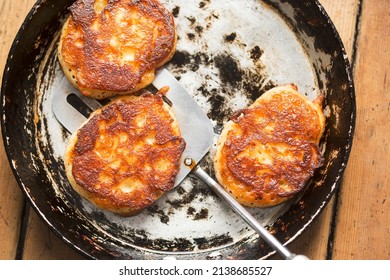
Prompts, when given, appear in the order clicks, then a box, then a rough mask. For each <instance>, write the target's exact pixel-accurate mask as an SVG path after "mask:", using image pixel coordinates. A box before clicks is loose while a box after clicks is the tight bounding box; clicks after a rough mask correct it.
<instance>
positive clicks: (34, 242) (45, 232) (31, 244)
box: [23, 211, 85, 260]
mask: <svg viewBox="0 0 390 280" xmlns="http://www.w3.org/2000/svg"><path fill="white" fill-rule="evenodd" d="M28 229H29V230H28V232H27V236H26V244H25V247H24V254H23V259H26V260H67V259H72V260H82V259H85V258H84V257H83V256H81V255H80V254H79V253H77V252H76V251H75V250H73V249H72V248H71V247H70V246H69V245H67V244H65V242H64V241H62V240H61V239H60V238H59V237H58V236H57V235H55V234H54V233H53V232H52V231H51V230H50V229H49V228H48V226H47V225H46V224H45V223H44V222H43V221H42V220H41V219H40V218H39V217H38V215H37V214H36V213H35V212H34V211H31V214H30V221H29V224H28Z"/></svg>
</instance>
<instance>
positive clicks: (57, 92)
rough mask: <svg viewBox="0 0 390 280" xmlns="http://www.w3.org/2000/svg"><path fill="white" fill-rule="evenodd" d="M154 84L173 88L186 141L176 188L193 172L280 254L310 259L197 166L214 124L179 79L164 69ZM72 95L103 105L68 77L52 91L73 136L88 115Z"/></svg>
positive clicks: (55, 108)
mask: <svg viewBox="0 0 390 280" xmlns="http://www.w3.org/2000/svg"><path fill="white" fill-rule="evenodd" d="M153 85H154V86H155V87H156V88H157V89H160V88H162V87H165V86H169V91H168V92H167V94H166V96H167V98H168V99H169V100H170V101H171V102H172V109H173V111H174V112H175V115H176V118H177V121H178V123H179V127H180V131H181V134H182V137H183V138H184V140H185V141H186V149H185V151H184V153H183V157H182V162H181V166H180V171H179V173H178V175H177V177H176V182H175V186H177V185H178V184H180V182H181V181H182V180H183V179H184V178H185V177H186V176H187V175H188V173H190V172H192V173H193V174H195V175H196V176H197V177H198V178H199V179H201V180H202V181H204V182H205V183H206V184H207V185H209V186H210V187H211V188H212V189H213V191H214V192H215V193H216V194H218V195H219V196H220V197H221V198H222V199H224V200H225V201H226V202H227V203H228V204H229V206H230V207H231V208H232V209H233V210H234V211H235V212H236V213H237V214H239V215H240V216H241V217H242V218H243V219H244V220H245V221H246V222H247V223H248V225H250V226H251V227H252V228H253V229H254V230H255V231H256V232H257V233H258V234H259V235H260V237H261V238H262V239H263V240H264V241H266V242H267V243H268V244H269V245H270V246H271V247H272V248H273V249H274V250H275V251H276V252H277V253H278V254H279V255H281V256H282V257H284V258H285V259H288V260H292V259H307V258H306V257H305V256H302V255H295V254H293V253H291V252H290V251H289V250H288V249H287V248H286V247H284V246H283V245H282V244H281V243H280V242H279V241H278V240H277V239H276V238H275V237H274V236H273V235H272V234H271V233H270V232H268V231H267V230H266V229H265V228H264V227H263V226H262V225H261V224H260V223H259V222H258V221H257V220H256V219H255V218H254V217H253V216H252V215H251V214H250V213H249V212H248V211H247V210H246V209H245V208H244V207H243V206H242V205H241V204H239V203H238V202H237V201H236V200H235V199H234V198H232V197H231V196H230V195H229V194H228V193H227V192H226V191H225V189H224V188H223V187H222V186H221V185H219V184H218V183H217V182H216V181H215V180H214V179H213V178H211V177H210V176H209V175H208V174H207V173H206V172H205V171H204V170H203V169H201V168H200V167H199V165H197V163H199V162H200V160H201V159H202V158H203V157H204V156H205V155H206V154H207V152H208V151H209V149H210V148H211V145H212V142H213V137H214V132H213V125H212V123H211V121H210V119H209V118H208V117H207V116H206V114H205V113H204V112H203V111H202V109H201V108H200V106H199V105H198V104H197V103H196V101H195V100H194V99H193V98H192V97H191V96H190V95H189V94H188V93H187V91H186V90H185V89H184V88H183V86H182V85H181V84H180V83H179V82H178V81H177V80H176V78H175V77H174V76H172V75H171V74H170V73H169V72H168V70H166V69H160V70H158V71H157V73H156V78H155V80H154V81H153ZM71 96H77V98H78V99H79V100H81V101H82V102H83V103H84V104H85V105H86V106H87V107H88V108H89V109H90V110H91V111H93V110H96V109H98V108H100V107H101V106H102V105H101V103H100V102H98V101H96V100H94V99H91V98H88V97H85V96H83V95H82V94H81V93H79V92H78V91H77V90H76V89H75V88H74V87H73V86H72V85H71V84H70V83H69V82H68V80H67V79H66V78H65V77H64V78H63V79H62V81H61V82H60V85H59V86H58V87H57V88H56V89H54V90H53V92H52V109H53V112H54V115H55V117H56V118H57V120H58V121H59V123H61V124H62V125H63V126H64V127H65V128H66V129H67V130H68V131H69V132H70V133H74V132H76V131H77V129H78V128H79V127H80V125H81V124H82V122H84V121H85V119H86V116H85V114H82V112H80V111H81V110H80V109H76V108H75V107H76V106H72V105H71V104H70V103H71Z"/></svg>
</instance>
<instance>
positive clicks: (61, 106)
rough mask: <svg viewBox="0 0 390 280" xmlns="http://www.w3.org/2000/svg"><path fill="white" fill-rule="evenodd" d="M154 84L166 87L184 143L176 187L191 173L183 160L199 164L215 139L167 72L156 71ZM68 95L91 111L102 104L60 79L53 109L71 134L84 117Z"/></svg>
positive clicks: (207, 122) (193, 103) (198, 109)
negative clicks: (70, 101) (188, 159)
mask: <svg viewBox="0 0 390 280" xmlns="http://www.w3.org/2000/svg"><path fill="white" fill-rule="evenodd" d="M153 85H154V86H155V87H156V88H157V89H161V88H162V87H165V86H169V91H168V92H167V94H166V96H167V98H168V99H169V100H170V101H171V102H172V109H173V111H174V112H175V115H176V119H177V121H178V123H179V127H180V131H181V134H182V137H183V138H184V140H185V141H186V149H185V150H184V152H183V156H182V162H181V164H180V171H179V173H178V174H177V176H176V180H175V186H177V185H178V184H180V182H181V181H182V180H183V179H184V178H185V177H186V176H187V175H188V173H189V172H190V171H191V168H190V167H189V166H187V165H186V164H185V163H184V161H185V159H187V158H190V159H191V160H192V161H193V163H198V162H199V161H200V160H201V159H202V158H203V157H204V155H205V154H206V153H207V152H208V151H209V149H210V148H211V145H212V142H213V137H214V132H213V125H212V123H211V121H210V120H209V118H208V117H207V115H206V114H205V113H204V112H203V110H202V108H201V107H200V106H199V105H198V104H197V103H196V101H195V100H194V99H193V98H192V97H191V96H190V95H189V94H188V92H187V91H186V90H185V88H184V87H183V86H182V85H181V84H180V83H179V82H178V81H177V80H176V78H175V77H174V76H173V75H172V74H170V73H169V72H168V70H166V69H160V70H158V71H157V72H156V78H155V80H154V82H153ZM71 94H75V95H76V96H77V97H78V98H79V99H80V100H81V101H82V102H83V103H84V104H85V105H87V106H88V107H89V108H90V109H91V110H96V109H97V108H99V107H101V104H100V103H99V102H98V101H96V100H94V99H92V98H89V97H86V96H84V95H82V94H81V93H80V92H79V91H78V90H77V89H75V88H74V87H73V86H72V85H71V84H70V83H69V81H68V80H67V78H66V77H64V78H63V79H62V80H61V82H60V84H59V86H58V87H56V88H55V89H54V90H53V92H52V110H53V113H54V116H55V117H56V119H57V120H58V122H59V123H60V124H62V125H63V126H64V127H65V129H66V130H68V131H69V132H71V133H74V132H76V131H77V130H78V129H79V128H80V126H81V124H82V123H83V122H84V121H85V119H86V117H85V116H84V115H83V114H81V113H80V112H79V111H78V110H77V109H75V108H74V107H73V106H72V105H71V104H69V102H68V97H69V95H71ZM192 166H193V165H192Z"/></svg>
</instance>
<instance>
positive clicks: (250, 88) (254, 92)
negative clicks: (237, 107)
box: [243, 77, 276, 102]
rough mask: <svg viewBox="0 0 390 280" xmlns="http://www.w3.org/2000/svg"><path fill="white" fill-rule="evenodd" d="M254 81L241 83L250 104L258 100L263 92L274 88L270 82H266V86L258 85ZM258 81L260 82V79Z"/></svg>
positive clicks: (273, 84)
mask: <svg viewBox="0 0 390 280" xmlns="http://www.w3.org/2000/svg"><path fill="white" fill-rule="evenodd" d="M258 78H261V77H258ZM254 81H255V80H253V81H251V80H246V81H244V82H243V88H244V90H245V93H246V96H247V97H248V99H249V100H251V101H252V102H254V101H255V100H256V99H257V98H259V97H260V96H261V95H262V94H263V93H264V92H266V91H267V90H270V89H271V88H273V87H275V86H276V84H275V83H274V82H272V81H268V82H267V83H266V84H260V83H258V82H254ZM258 81H261V79H259V80H258Z"/></svg>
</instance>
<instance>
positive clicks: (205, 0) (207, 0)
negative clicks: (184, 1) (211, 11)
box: [199, 0, 211, 9]
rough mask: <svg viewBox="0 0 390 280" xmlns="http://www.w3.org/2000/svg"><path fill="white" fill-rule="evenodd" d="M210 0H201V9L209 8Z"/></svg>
mask: <svg viewBox="0 0 390 280" xmlns="http://www.w3.org/2000/svg"><path fill="white" fill-rule="evenodd" d="M210 2H211V1H210V0H204V1H201V2H200V3H199V8H201V9H205V8H207V6H208V5H209V4H210Z"/></svg>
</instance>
